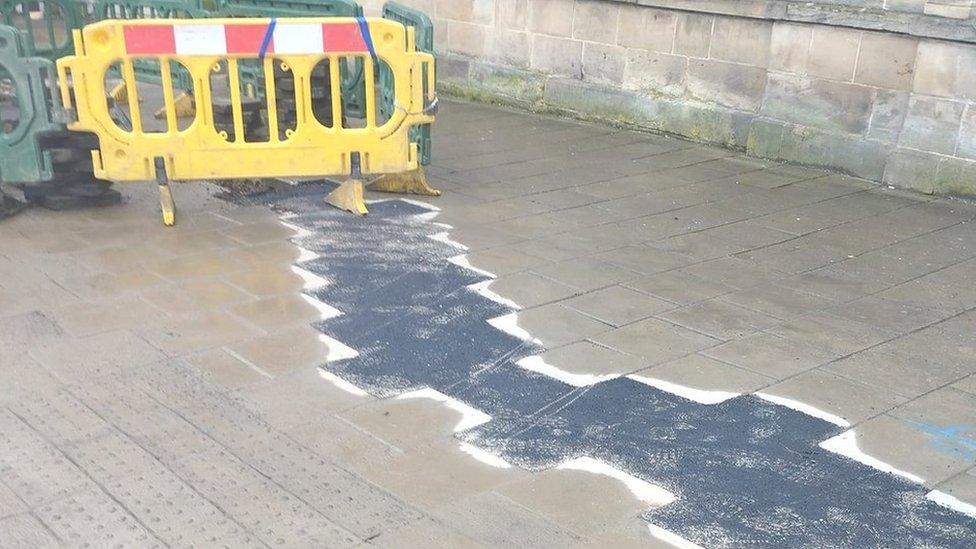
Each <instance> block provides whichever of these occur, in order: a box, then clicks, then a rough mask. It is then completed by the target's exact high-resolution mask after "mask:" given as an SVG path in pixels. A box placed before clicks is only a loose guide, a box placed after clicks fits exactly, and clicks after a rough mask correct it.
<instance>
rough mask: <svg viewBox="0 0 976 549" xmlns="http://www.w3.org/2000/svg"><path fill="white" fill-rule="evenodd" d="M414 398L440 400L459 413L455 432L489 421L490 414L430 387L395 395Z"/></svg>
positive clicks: (404, 398) (400, 398) (399, 398)
mask: <svg viewBox="0 0 976 549" xmlns="http://www.w3.org/2000/svg"><path fill="white" fill-rule="evenodd" d="M414 398H426V399H429V400H433V401H434V402H440V403H441V404H443V405H445V406H447V407H448V408H450V409H451V410H454V411H455V412H457V413H459V414H461V419H460V420H459V421H458V422H457V424H456V425H455V426H454V432H455V433H460V432H461V431H467V430H468V429H472V428H474V427H477V426H479V425H483V424H485V423H488V422H489V421H491V416H490V415H488V414H486V413H484V412H482V411H481V410H479V409H477V408H474V407H472V406H469V405H467V404H465V403H463V402H461V401H460V400H458V399H456V398H453V397H449V396H447V395H445V394H444V393H442V392H440V391H438V390H437V389H432V388H430V387H427V388H424V389H417V390H416V391H410V392H409V393H402V394H401V395H399V396H397V397H396V400H409V399H414Z"/></svg>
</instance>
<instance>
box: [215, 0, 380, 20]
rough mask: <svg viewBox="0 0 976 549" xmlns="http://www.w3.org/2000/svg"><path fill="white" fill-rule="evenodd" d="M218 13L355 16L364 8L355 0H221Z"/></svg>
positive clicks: (270, 15) (228, 14)
mask: <svg viewBox="0 0 976 549" xmlns="http://www.w3.org/2000/svg"><path fill="white" fill-rule="evenodd" d="M215 11H216V13H218V14H220V15H223V16H226V17H279V16H278V15H277V13H283V14H284V15H281V16H280V17H308V16H315V17H355V16H357V15H362V14H363V9H362V8H361V7H359V5H358V4H356V2H354V1H353V0H221V1H220V2H218V4H217V8H216V10H215Z"/></svg>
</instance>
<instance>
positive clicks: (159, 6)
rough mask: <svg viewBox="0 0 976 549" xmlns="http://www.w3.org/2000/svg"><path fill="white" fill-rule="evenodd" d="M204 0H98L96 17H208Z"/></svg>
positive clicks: (102, 18) (98, 18)
mask: <svg viewBox="0 0 976 549" xmlns="http://www.w3.org/2000/svg"><path fill="white" fill-rule="evenodd" d="M209 15H210V14H209V12H208V11H207V9H206V8H205V7H204V2H203V0H195V1H184V0H98V1H96V2H95V13H94V19H95V20H96V21H103V20H105V19H177V18H182V19H195V18H198V17H208V16H209Z"/></svg>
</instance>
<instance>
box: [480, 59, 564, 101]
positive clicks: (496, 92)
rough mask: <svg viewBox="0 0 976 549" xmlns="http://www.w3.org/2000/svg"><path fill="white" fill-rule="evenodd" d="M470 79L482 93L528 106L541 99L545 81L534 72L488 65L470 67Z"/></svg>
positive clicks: (481, 64)
mask: <svg viewBox="0 0 976 549" xmlns="http://www.w3.org/2000/svg"><path fill="white" fill-rule="evenodd" d="M470 78H471V81H472V82H474V83H476V85H477V86H478V89H479V90H480V91H481V92H482V93H487V94H491V95H492V96H495V97H503V98H506V99H510V100H514V101H515V102H517V103H528V104H532V103H536V102H538V101H540V100H541V99H542V91H543V89H544V88H545V81H546V79H545V78H544V77H542V76H540V75H539V74H538V73H535V72H527V71H522V70H518V69H513V68H510V67H502V66H498V65H490V64H488V63H474V64H473V65H472V66H471V74H470Z"/></svg>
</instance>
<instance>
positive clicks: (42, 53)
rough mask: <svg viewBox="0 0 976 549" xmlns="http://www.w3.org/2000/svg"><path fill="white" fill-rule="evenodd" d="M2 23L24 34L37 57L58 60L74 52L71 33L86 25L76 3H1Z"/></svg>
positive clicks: (64, 0) (60, 0) (17, 0)
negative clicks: (32, 11) (32, 12)
mask: <svg viewBox="0 0 976 549" xmlns="http://www.w3.org/2000/svg"><path fill="white" fill-rule="evenodd" d="M32 8H33V9H35V10H39V11H35V12H34V16H33V17H32V15H31V9H32ZM34 17H37V18H36V19H35V18H34ZM0 23H3V24H5V25H8V26H11V27H14V28H16V29H19V30H21V31H24V33H25V34H26V35H27V37H28V39H29V40H30V41H31V46H32V49H33V51H34V52H35V53H34V55H36V56H38V57H43V58H45V59H49V60H51V61H54V60H56V59H58V58H59V57H64V56H65V55H70V54H72V53H74V50H75V48H74V43H73V41H72V37H71V31H72V29H80V28H81V27H82V26H84V24H85V13H84V8H83V7H82V5H81V4H79V3H78V2H76V1H75V0H44V1H43V2H37V1H36V0H35V1H23V0H0Z"/></svg>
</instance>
